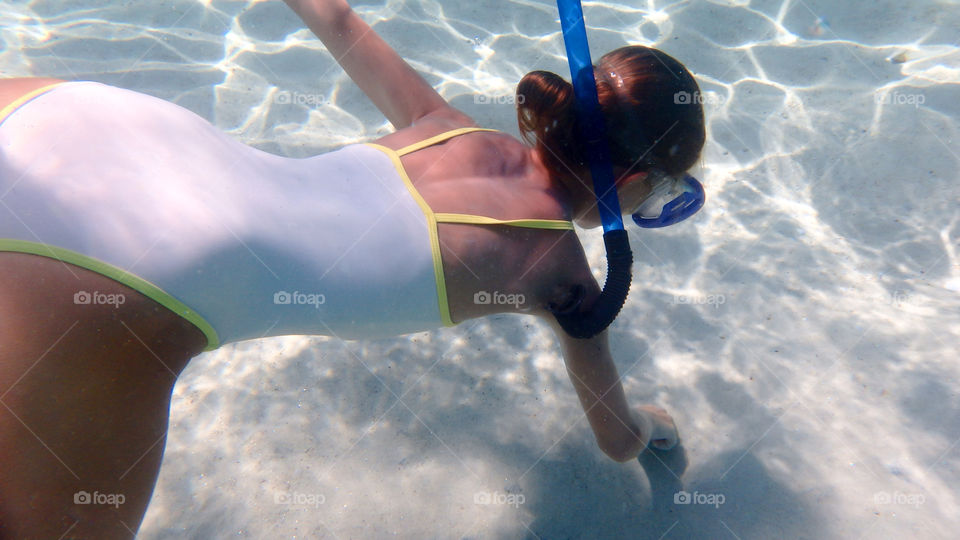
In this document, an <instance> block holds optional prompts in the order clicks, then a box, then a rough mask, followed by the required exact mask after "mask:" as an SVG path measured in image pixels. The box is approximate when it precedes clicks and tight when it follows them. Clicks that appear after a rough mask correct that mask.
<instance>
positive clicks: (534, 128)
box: [517, 71, 584, 171]
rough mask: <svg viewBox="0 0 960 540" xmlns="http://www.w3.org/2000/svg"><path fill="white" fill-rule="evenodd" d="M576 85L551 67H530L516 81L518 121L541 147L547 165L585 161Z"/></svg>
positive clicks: (529, 140) (528, 138) (564, 166)
mask: <svg viewBox="0 0 960 540" xmlns="http://www.w3.org/2000/svg"><path fill="white" fill-rule="evenodd" d="M575 102H576V99H575V97H574V93H573V85H572V84H570V82H568V81H567V80H566V79H564V78H563V77H561V76H559V75H557V74H556V73H553V72H550V71H531V72H530V73H527V74H526V75H524V76H523V78H522V79H520V82H519V83H518V84H517V122H518V124H519V125H520V134H521V135H522V137H523V139H524V140H525V141H527V143H529V144H531V145H534V146H537V147H540V148H541V150H544V152H542V154H543V156H544V158H545V159H546V160H547V162H548V167H550V168H551V169H552V170H555V171H561V170H569V169H570V168H572V167H574V166H582V165H583V164H584V156H583V149H582V146H581V145H578V144H576V142H577V139H578V138H579V134H578V133H577V119H576V115H575V111H574V104H575Z"/></svg>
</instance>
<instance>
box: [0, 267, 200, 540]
mask: <svg viewBox="0 0 960 540" xmlns="http://www.w3.org/2000/svg"><path fill="white" fill-rule="evenodd" d="M84 295H87V296H84ZM90 297H95V298H96V300H95V301H88V302H84V301H83V299H85V298H90ZM205 343H206V340H205V338H204V336H203V334H202V333H201V332H200V331H199V330H198V329H197V328H195V327H194V326H192V325H191V324H190V323H189V322H187V321H185V320H184V319H182V318H181V317H179V316H177V315H176V314H174V313H173V312H171V311H169V310H167V309H166V308H164V307H163V306H161V305H159V304H157V303H156V302H154V301H153V300H150V299H149V298H147V297H145V296H143V295H142V294H140V293H138V292H136V291H134V290H132V289H129V288H128V287H126V286H124V285H121V284H120V283H118V282H116V281H113V280H111V279H109V278H106V277H104V276H101V275H99V274H96V273H94V272H91V271H89V270H85V269H83V268H79V267H76V266H73V265H69V264H66V263H62V262H60V261H57V260H54V259H48V258H45V257H39V256H36V255H28V254H21V253H6V252H3V253H0V463H2V466H0V538H6V537H15V538H33V537H36V538H46V537H50V538H59V537H61V536H62V535H65V536H63V537H74V536H76V537H97V538H129V537H132V536H133V534H134V532H135V531H136V530H137V528H138V527H139V525H140V521H141V519H142V517H143V514H144V512H145V510H146V507H147V503H148V502H149V500H150V495H151V493H152V490H153V485H154V482H155V481H156V477H157V472H158V470H159V466H160V460H161V457H162V455H163V448H164V442H165V436H166V431H167V418H168V410H169V404H170V393H171V391H172V389H173V385H174V383H175V382H176V379H177V376H178V375H179V374H180V372H181V371H182V370H183V368H184V367H185V366H186V364H187V362H188V361H189V360H190V358H192V357H193V356H195V355H196V354H198V353H199V352H200V351H201V350H202V349H203V347H204V346H205Z"/></svg>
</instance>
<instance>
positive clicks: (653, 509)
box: [0, 0, 960, 539]
mask: <svg viewBox="0 0 960 540" xmlns="http://www.w3.org/2000/svg"><path fill="white" fill-rule="evenodd" d="M354 5H355V8H356V9H357V11H358V12H360V13H361V14H362V15H363V16H364V18H365V19H366V20H367V21H368V22H370V23H371V24H374V23H375V29H376V30H377V31H378V32H379V33H380V34H381V35H382V36H384V37H385V38H386V39H387V40H388V41H389V43H391V44H392V45H394V46H395V47H396V49H397V51H398V52H399V53H400V54H401V55H402V56H403V57H404V58H407V59H408V61H409V62H410V63H411V64H412V65H413V66H414V67H416V68H417V69H419V70H421V72H423V73H424V74H425V76H426V77H427V78H428V80H430V81H431V83H434V84H435V85H436V86H437V87H438V88H439V89H440V91H441V92H442V93H443V95H444V96H445V97H447V98H448V99H449V100H450V101H451V102H452V103H453V104H454V105H455V106H457V107H459V108H461V109H463V110H465V111H466V112H468V113H469V114H471V115H473V116H474V117H475V118H476V119H477V120H478V122H479V123H480V124H481V125H484V126H488V127H494V128H498V129H502V130H505V131H507V132H510V133H513V134H516V133H517V130H516V125H515V120H514V113H513V106H512V104H511V103H510V100H509V96H511V95H512V92H513V87H514V85H515V83H516V81H517V80H519V78H520V76H522V75H523V74H524V73H526V72H527V71H530V70H533V69H547V70H552V71H555V72H557V73H560V74H564V75H566V74H567V71H566V66H565V63H564V62H565V61H564V58H563V56H562V42H561V39H560V35H559V32H558V23H557V17H556V14H555V6H554V5H553V4H552V3H550V2H543V1H516V2H510V1H499V2H494V1H492V0H476V1H472V2H436V1H415V0H408V1H402V0H389V1H387V3H386V4H384V3H382V2H376V3H373V4H360V3H355V4H354ZM437 13H439V15H437ZM586 16H587V20H588V26H589V27H590V32H591V33H590V38H591V46H592V48H593V50H594V56H599V54H600V53H601V52H605V51H607V50H610V49H613V48H616V47H620V46H623V45H626V44H636V43H640V44H646V45H652V46H656V47H660V48H662V49H663V50H665V51H666V52H668V53H669V54H671V55H673V56H675V57H676V58H678V59H680V60H681V61H682V62H684V63H685V64H686V65H687V67H688V68H689V69H690V70H691V71H692V72H693V73H694V74H695V75H696V76H697V79H698V81H699V83H700V86H701V89H702V90H703V94H702V99H703V100H704V103H705V108H706V111H707V116H708V123H709V125H708V143H707V146H706V148H705V151H704V154H703V160H702V167H701V170H700V171H699V172H698V174H699V176H700V177H701V179H702V180H703V182H704V185H705V187H706V190H707V194H708V201H707V205H706V206H705V208H704V210H703V211H702V212H701V213H700V214H699V215H697V216H696V217H695V218H694V219H692V220H690V221H689V222H686V223H684V224H682V225H678V226H675V227H671V228H668V229H665V230H655V231H650V230H637V229H633V230H632V231H631V238H632V244H633V248H634V254H635V259H636V260H637V262H636V263H635V265H634V286H633V291H632V294H631V296H630V299H629V301H628V303H627V306H626V307H625V309H624V311H623V313H622V315H621V316H620V318H619V319H618V320H617V321H616V323H615V324H614V325H613V327H612V329H611V334H610V335H611V342H612V347H613V351H614V355H615V358H616V360H617V364H618V367H619V369H620V372H621V374H622V375H623V382H624V386H625V390H626V393H627V396H628V398H629V399H630V400H631V402H633V403H636V404H640V403H646V402H652V403H657V404H660V405H662V406H664V407H665V408H667V409H668V410H669V411H670V412H671V413H672V414H673V415H674V418H675V420H676V423H677V425H678V427H679V429H680V433H681V437H682V446H681V448H679V449H678V450H676V451H674V452H670V453H657V454H656V455H654V454H645V455H643V456H642V459H641V462H640V463H638V462H636V461H634V462H630V463H626V464H618V463H615V462H613V461H611V460H610V459H608V458H606V457H605V456H604V455H603V454H602V453H601V452H600V450H599V449H598V448H597V447H596V444H595V442H594V440H593V436H592V434H591V432H590V429H589V427H588V426H587V423H586V421H585V419H584V417H583V413H582V410H581V409H580V406H579V403H578V401H577V399H576V396H575V394H574V392H573V389H572V387H571V385H570V383H569V382H568V380H567V375H566V372H565V370H564V367H563V363H562V359H561V357H560V355H559V350H558V349H557V347H556V344H555V342H554V339H553V336H552V334H551V332H550V330H549V329H548V328H547V327H545V326H544V325H542V324H539V323H538V322H537V321H535V320H531V319H526V318H523V317H519V316H503V317H498V318H489V319H483V320H476V321H470V322H467V323H464V324H462V325H460V326H458V327H456V328H452V329H444V330H440V331H436V332H431V333H423V334H416V335H412V336H404V337H400V338H396V339H389V340H377V341H369V342H343V341H339V340H335V339H331V338H311V337H285V338H275V339H269V340H260V341H251V342H246V343H241V344H237V345H233V346H226V347H223V348H221V349H220V350H217V351H215V352H212V353H207V354H204V355H202V356H200V357H198V358H196V359H195V360H194V361H193V362H192V364H191V365H190V366H189V368H188V369H187V371H186V372H185V373H184V375H183V377H182V378H181V380H180V382H179V383H178V385H177V387H176V390H175V394H174V399H173V404H172V410H171V421H170V433H169V438H168V441H167V449H166V456H165V461H164V463H163V468H162V470H161V474H160V479H159V482H158V484H157V487H156V490H155V493H154V497H153V500H152V503H151V506H150V508H149V510H148V513H147V516H146V518H145V521H144V523H143V527H142V530H141V534H140V537H142V538H144V539H167V538H171V539H172V538H227V537H232V538H236V537H239V538H247V537H250V538H285V537H289V538H294V537H295V538H339V539H346V538H381V537H387V536H393V537H399V538H543V539H554V538H651V539H657V538H739V539H748V538H755V539H766V538H817V539H824V538H838V539H839V538H897V537H909V538H944V539H945V538H954V537H955V536H956V531H957V530H958V528H960V493H958V491H957V488H956V486H957V485H960V469H958V466H960V383H958V381H960V362H958V356H960V355H958V349H960V346H958V344H960V204H958V203H960V182H958V179H960V178H958V177H960V174H958V165H960V144H958V140H960V139H958V129H960V128H958V116H960V48H958V41H960V30H958V29H960V3H958V2H957V1H956V0H949V1H948V0H939V1H935V0H917V1H913V2H893V1H890V0H879V1H875V2H866V1H852V2H835V1H827V0H816V1H813V0H811V1H789V0H785V1H766V0H760V1H750V0H740V1H719V0H717V1H700V0H695V1H679V2H663V1H652V0H651V1H644V2H639V1H638V2H614V3H596V2H592V3H590V4H589V5H588V6H587V9H586ZM0 40H2V43H0V45H2V48H0V75H3V76H26V75H54V76H60V77H64V78H70V79H92V80H98V81H101V82H105V83H109V84H114V85H117V86H122V87H126V88H130V89H133V90H137V91H141V92H145V93H148V94H152V95H155V96H159V97H162V98H165V99H169V100H172V101H174V102H176V103H178V104H180V105H182V106H184V107H187V108H189V109H191V110H193V111H195V112H197V113H198V114H200V115H202V116H204V117H205V118H207V119H209V120H210V121H211V122H213V123H214V124H216V125H217V126H219V127H220V128H222V129H224V130H226V131H228V132H230V133H231V134H233V135H234V136H236V137H237V138H238V139H240V140H242V141H244V142H246V143H248V144H251V145H254V146H257V147H259V148H262V149H264V150H268V151H272V152H277V153H282V154H285V155H290V156H306V155H311V154H315V153H319V152H323V151H327V150H330V149H333V148H335V147H337V146H339V145H342V144H345V143H349V142H357V141H361V140H366V139H370V138H373V137H376V136H378V135H382V134H385V133H387V132H388V131H389V125H388V124H387V123H386V121H385V120H384V119H383V117H382V116H381V115H380V114H379V113H378V112H377V111H376V110H375V109H374V108H373V107H372V105H370V104H369V102H367V101H366V99H365V98H364V96H363V95H362V94H361V93H360V92H359V90H358V89H357V88H356V87H354V86H352V85H351V83H350V82H349V80H348V79H347V78H346V75H344V74H343V72H342V70H340V69H339V67H338V66H337V65H336V64H335V63H334V61H333V59H332V58H331V57H330V56H329V55H327V54H326V52H325V50H324V49H323V47H322V45H321V44H320V43H319V42H318V41H316V40H313V39H311V37H310V36H309V35H308V33H306V31H304V30H302V29H301V28H300V23H299V21H298V20H297V19H296V18H295V17H294V16H293V15H292V13H290V12H289V10H288V9H287V8H286V7H285V6H284V5H283V3H282V2H279V1H270V2H258V3H254V4H246V3H244V2H235V1H234V2H224V1H215V0H214V1H208V2H195V1H192V0H173V1H164V2H154V3H151V4H150V5H149V7H144V6H141V5H140V4H128V3H111V4H110V6H109V7H103V6H102V5H101V3H100V2H92V1H89V2H74V1H71V2H61V1H58V2H53V1H31V2H29V3H24V2H12V3H4V5H3V6H2V7H0ZM477 96H480V97H479V98H478V97H477ZM580 233H581V238H582V239H583V241H584V245H585V248H586V249H587V252H588V254H589V255H590V258H591V262H592V265H593V267H594V268H595V269H596V271H597V277H598V279H602V265H603V253H602V243H601V242H600V234H599V232H598V231H580ZM684 493H686V494H687V495H686V497H687V498H686V499H684ZM678 494H679V495H678ZM678 497H679V498H680V500H677V498H678ZM684 501H686V502H688V503H689V504H682V502H684ZM950 531H954V532H953V533H951V532H950Z"/></svg>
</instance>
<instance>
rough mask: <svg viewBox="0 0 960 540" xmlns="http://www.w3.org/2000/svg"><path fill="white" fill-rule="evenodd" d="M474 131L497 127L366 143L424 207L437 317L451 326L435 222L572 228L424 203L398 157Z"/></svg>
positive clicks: (558, 222) (551, 221) (553, 222)
mask: <svg viewBox="0 0 960 540" xmlns="http://www.w3.org/2000/svg"><path fill="white" fill-rule="evenodd" d="M475 131H498V130H496V129H489V128H478V127H465V128H458V129H453V130H450V131H447V132H444V133H441V134H439V135H435V136H433V137H430V138H428V139H424V140H422V141H420V142H417V143H414V144H411V145H408V146H404V147H403V148H401V149H399V150H394V149H392V148H387V147H386V146H383V145H380V144H376V143H366V144H367V146H372V147H373V148H376V149H378V150H380V151H382V152H383V153H384V154H386V155H387V156H388V157H389V158H390V160H391V161H393V165H394V167H395V168H396V169H397V173H398V174H399V175H400V178H401V179H403V183H404V185H406V186H407V190H408V191H409V192H410V196H411V197H413V199H414V200H415V201H417V204H418V205H419V206H420V209H421V210H423V214H424V216H426V218H427V229H428V232H429V234H430V250H431V252H432V253H433V273H434V277H435V279H436V281H437V299H438V300H439V304H440V305H439V308H440V320H441V321H443V325H444V326H454V325H455V324H456V323H455V322H454V321H453V317H451V316H450V302H449V300H448V299H447V283H446V278H445V277H444V274H443V258H442V257H441V254H440V236H439V233H438V232H437V223H465V224H471V225H506V226H510V227H524V228H530V229H554V230H571V231H572V230H573V223H572V222H570V221H563V220H558V219H506V220H504V219H495V218H491V217H487V216H476V215H472V214H452V213H447V212H441V213H437V212H434V211H433V209H432V208H430V205H429V204H427V201H426V200H424V198H423V196H422V195H420V192H419V191H417V188H416V187H415V186H414V185H413V181H412V180H410V177H409V176H408V175H407V171H406V170H405V169H404V168H403V163H402V162H401V161H400V157H401V156H404V155H406V154H409V153H411V152H415V151H417V150H420V149H422V148H426V147H428V146H431V145H434V144H437V143H439V142H443V141H446V140H448V139H450V138H452V137H456V136H457V135H462V134H465V133H472V132H475Z"/></svg>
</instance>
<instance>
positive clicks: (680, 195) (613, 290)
mask: <svg viewBox="0 0 960 540" xmlns="http://www.w3.org/2000/svg"><path fill="white" fill-rule="evenodd" d="M557 9H558V10H559V12H560V25H561V28H562V30H563V43H564V46H565V47H566V51H567V62H568V63H569V64H570V78H571V80H572V84H573V93H574V97H575V98H576V112H577V116H578V120H579V125H580V130H581V133H580V136H581V140H583V141H585V142H586V157H587V160H588V161H589V164H590V176H591V177H592V179H593V191H594V194H595V195H596V197H597V208H598V211H599V213H600V220H601V222H602V223H603V245H604V248H605V249H606V253H607V279H606V282H605V283H604V284H603V291H602V292H601V293H600V296H599V297H598V298H597V300H596V302H594V304H593V306H592V307H591V308H590V310H589V311H585V312H584V311H580V310H579V309H576V308H579V304H578V305H576V306H575V307H574V308H572V309H567V310H564V311H562V312H561V311H557V310H553V315H554V317H556V319H557V322H558V323H559V324H560V326H561V328H563V329H564V331H565V332H567V334H569V335H570V336H572V337H574V338H579V339H587V338H591V337H593V336H595V335H597V334H599V333H600V332H602V331H604V330H605V329H606V328H607V327H608V326H610V323H612V322H613V320H614V319H616V318H617V315H618V314H619V313H620V310H621V309H622V308H623V304H624V302H626V300H627V294H628V293H629V292H630V281H631V271H630V268H631V266H632V265H633V253H632V252H631V251H630V241H629V238H628V236H627V231H625V230H624V229H623V218H622V217H621V211H620V200H619V199H618V197H617V190H616V188H615V183H614V176H613V166H612V164H611V162H610V150H609V148H608V147H607V138H606V126H605V124H604V119H603V115H602V114H601V111H600V102H599V99H598V97H597V83H596V80H595V79H594V76H593V62H591V60H590V47H589V45H588V44H587V30H586V25H585V24H584V19H583V9H582V8H581V6H580V0H557ZM651 184H652V187H653V192H652V193H651V195H650V196H649V197H648V198H647V199H646V200H645V201H644V202H643V204H641V205H640V207H639V208H638V209H637V211H636V212H635V213H634V214H633V220H634V222H635V223H636V224H637V225H639V226H641V227H665V226H667V225H672V224H673V223H676V222H678V221H682V220H684V219H686V218H688V217H690V216H691V215H693V214H694V213H696V212H697V210H699V209H700V207H702V206H703V201H704V194H703V187H702V186H700V183H699V182H697V181H696V179H694V178H693V177H692V176H689V175H684V177H683V178H682V179H675V178H673V177H670V176H666V175H660V176H659V177H658V178H651Z"/></svg>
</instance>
